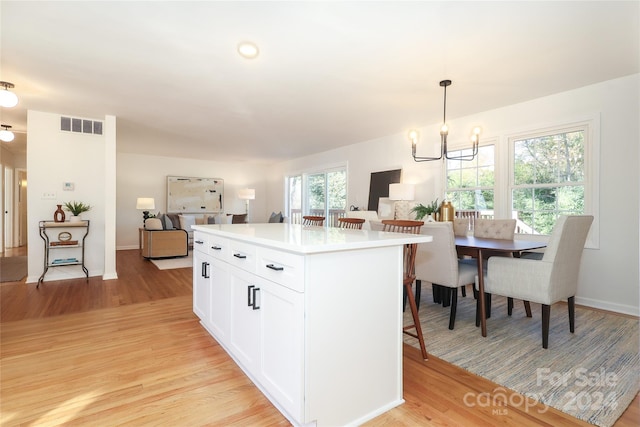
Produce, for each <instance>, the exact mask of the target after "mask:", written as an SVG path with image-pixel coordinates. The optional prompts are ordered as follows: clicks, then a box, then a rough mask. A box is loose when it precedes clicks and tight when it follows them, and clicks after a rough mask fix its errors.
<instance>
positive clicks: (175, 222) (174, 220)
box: [167, 214, 180, 229]
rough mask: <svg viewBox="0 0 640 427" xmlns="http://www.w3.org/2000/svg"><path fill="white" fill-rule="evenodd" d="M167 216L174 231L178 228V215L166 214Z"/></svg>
mask: <svg viewBox="0 0 640 427" xmlns="http://www.w3.org/2000/svg"><path fill="white" fill-rule="evenodd" d="M167 216H168V217H169V219H170V220H171V223H172V224H173V228H176V229H178V228H180V215H178V214H167Z"/></svg>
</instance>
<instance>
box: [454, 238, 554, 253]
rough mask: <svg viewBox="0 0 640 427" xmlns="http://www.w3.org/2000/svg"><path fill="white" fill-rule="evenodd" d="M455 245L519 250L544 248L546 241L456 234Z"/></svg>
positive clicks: (497, 249)
mask: <svg viewBox="0 0 640 427" xmlns="http://www.w3.org/2000/svg"><path fill="white" fill-rule="evenodd" d="M456 246H457V247H460V248H473V249H491V250H494V251H505V252H520V251H528V250H532V249H540V248H544V247H546V246H547V243H545V242H539V241H535V240H507V239H487V238H482V237H474V236H456Z"/></svg>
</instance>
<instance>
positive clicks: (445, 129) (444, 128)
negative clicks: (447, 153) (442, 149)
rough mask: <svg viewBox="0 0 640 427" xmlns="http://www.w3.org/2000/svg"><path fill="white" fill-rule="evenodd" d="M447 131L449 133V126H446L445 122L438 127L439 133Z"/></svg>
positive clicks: (445, 133) (442, 133) (444, 133)
mask: <svg viewBox="0 0 640 427" xmlns="http://www.w3.org/2000/svg"><path fill="white" fill-rule="evenodd" d="M448 133H449V126H447V124H446V123H445V124H443V125H442V127H441V128H440V134H441V135H447V134H448Z"/></svg>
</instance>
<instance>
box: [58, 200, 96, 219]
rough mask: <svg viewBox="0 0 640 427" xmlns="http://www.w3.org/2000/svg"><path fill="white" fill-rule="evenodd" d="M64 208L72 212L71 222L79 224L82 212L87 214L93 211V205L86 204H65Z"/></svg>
mask: <svg viewBox="0 0 640 427" xmlns="http://www.w3.org/2000/svg"><path fill="white" fill-rule="evenodd" d="M64 207H65V209H66V210H68V211H69V212H71V215H72V216H71V218H69V222H78V221H80V214H81V213H82V212H87V211H89V210H91V205H87V204H84V203H82V202H76V201H73V202H65V204H64Z"/></svg>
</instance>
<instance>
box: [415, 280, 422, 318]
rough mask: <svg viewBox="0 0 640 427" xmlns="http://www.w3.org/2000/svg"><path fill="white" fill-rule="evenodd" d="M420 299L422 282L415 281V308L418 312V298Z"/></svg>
mask: <svg viewBox="0 0 640 427" xmlns="http://www.w3.org/2000/svg"><path fill="white" fill-rule="evenodd" d="M421 297H422V281H421V280H416V307H417V308H418V311H420V298H421Z"/></svg>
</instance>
